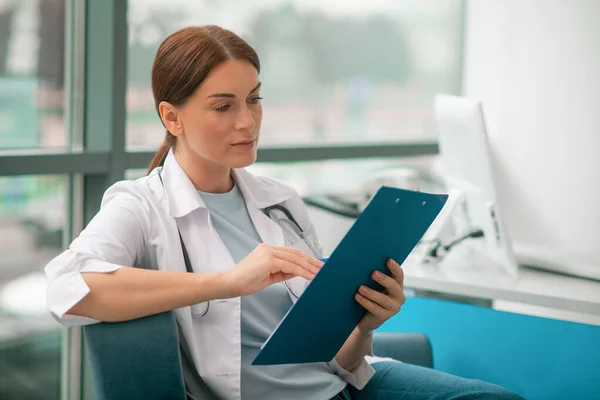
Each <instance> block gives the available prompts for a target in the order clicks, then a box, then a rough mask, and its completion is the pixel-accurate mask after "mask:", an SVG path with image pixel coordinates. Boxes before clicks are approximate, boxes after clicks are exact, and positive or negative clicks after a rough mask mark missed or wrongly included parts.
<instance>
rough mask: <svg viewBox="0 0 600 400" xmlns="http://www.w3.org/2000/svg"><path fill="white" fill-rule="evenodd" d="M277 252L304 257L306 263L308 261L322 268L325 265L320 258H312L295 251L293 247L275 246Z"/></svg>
mask: <svg viewBox="0 0 600 400" xmlns="http://www.w3.org/2000/svg"><path fill="white" fill-rule="evenodd" d="M273 248H274V249H275V250H278V251H285V252H288V253H291V254H295V255H296V256H298V257H302V258H303V259H305V260H306V261H308V262H309V263H311V264H313V265H315V266H317V267H319V268H321V267H322V266H323V265H324V264H325V263H324V262H323V261H321V260H319V259H318V258H315V257H311V256H309V255H308V254H306V253H304V252H303V251H300V250H298V249H294V248H293V247H285V246H274V247H273Z"/></svg>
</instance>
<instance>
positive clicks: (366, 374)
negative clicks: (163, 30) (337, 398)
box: [329, 358, 375, 390]
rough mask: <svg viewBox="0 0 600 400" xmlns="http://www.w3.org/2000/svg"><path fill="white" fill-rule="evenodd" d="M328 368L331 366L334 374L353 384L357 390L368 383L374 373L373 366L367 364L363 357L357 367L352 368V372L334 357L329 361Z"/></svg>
mask: <svg viewBox="0 0 600 400" xmlns="http://www.w3.org/2000/svg"><path fill="white" fill-rule="evenodd" d="M329 368H331V370H332V371H333V373H334V374H336V375H338V376H339V377H340V378H342V379H343V380H344V381H345V382H346V383H348V384H350V385H352V386H354V387H355V388H356V389H358V390H361V389H362V388H364V387H365V386H366V385H367V383H369V381H370V380H371V378H372V377H373V375H375V368H373V367H372V366H371V364H369V363H368V362H367V360H366V359H364V358H363V360H362V361H361V363H360V364H359V365H358V367H356V369H354V371H352V372H349V371H346V370H345V369H344V368H343V367H342V366H341V365H340V364H338V362H337V361H336V360H335V358H334V359H333V360H332V361H330V362H329Z"/></svg>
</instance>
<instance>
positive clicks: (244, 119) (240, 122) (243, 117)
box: [235, 106, 256, 131]
mask: <svg viewBox="0 0 600 400" xmlns="http://www.w3.org/2000/svg"><path fill="white" fill-rule="evenodd" d="M255 126H256V121H255V120H254V116H253V115H252V111H250V109H249V108H248V106H244V107H241V109H240V111H239V112H238V114H237V115H236V120H235V129H236V130H238V131H251V130H253V129H254V127H255Z"/></svg>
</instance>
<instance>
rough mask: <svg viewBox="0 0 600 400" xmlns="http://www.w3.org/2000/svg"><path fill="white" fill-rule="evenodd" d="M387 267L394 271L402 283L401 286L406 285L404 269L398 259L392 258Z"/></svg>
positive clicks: (398, 280) (396, 278)
mask: <svg viewBox="0 0 600 400" xmlns="http://www.w3.org/2000/svg"><path fill="white" fill-rule="evenodd" d="M387 267H388V269H389V270H390V272H391V273H392V276H393V277H394V279H395V280H396V281H397V282H398V283H399V284H400V286H402V287H404V270H403V269H402V267H401V266H400V264H398V263H397V262H396V260H392V259H391V258H390V259H389V260H388V262H387Z"/></svg>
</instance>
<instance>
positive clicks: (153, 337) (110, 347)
mask: <svg viewBox="0 0 600 400" xmlns="http://www.w3.org/2000/svg"><path fill="white" fill-rule="evenodd" d="M84 337H85V345H86V349H87V352H88V355H89V360H90V365H91V369H92V377H93V382H94V392H95V395H96V396H95V398H96V400H121V399H123V400H138V399H139V400H159V399H160V400H162V399H169V400H186V398H187V395H186V390H185V385H184V379H183V374H182V368H181V365H182V362H183V363H190V359H189V357H188V356H187V354H186V353H185V352H184V353H183V357H182V355H181V352H180V348H179V345H180V336H179V333H178V329H177V324H176V321H175V315H174V313H173V312H166V313H162V314H157V315H153V316H150V317H145V318H139V319H136V320H133V321H126V322H116V323H108V322H104V323H99V324H94V325H88V326H86V327H85V328H84ZM373 352H374V354H375V355H377V356H382V357H392V358H394V359H396V360H401V361H404V362H407V363H411V364H416V365H421V366H424V367H429V368H433V357H432V351H431V344H430V342H429V339H428V338H427V337H426V336H425V335H422V334H414V333H378V332H376V333H375V335H374V341H373ZM213 396H214V395H208V397H206V398H208V399H210V398H213ZM198 400H200V399H198Z"/></svg>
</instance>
